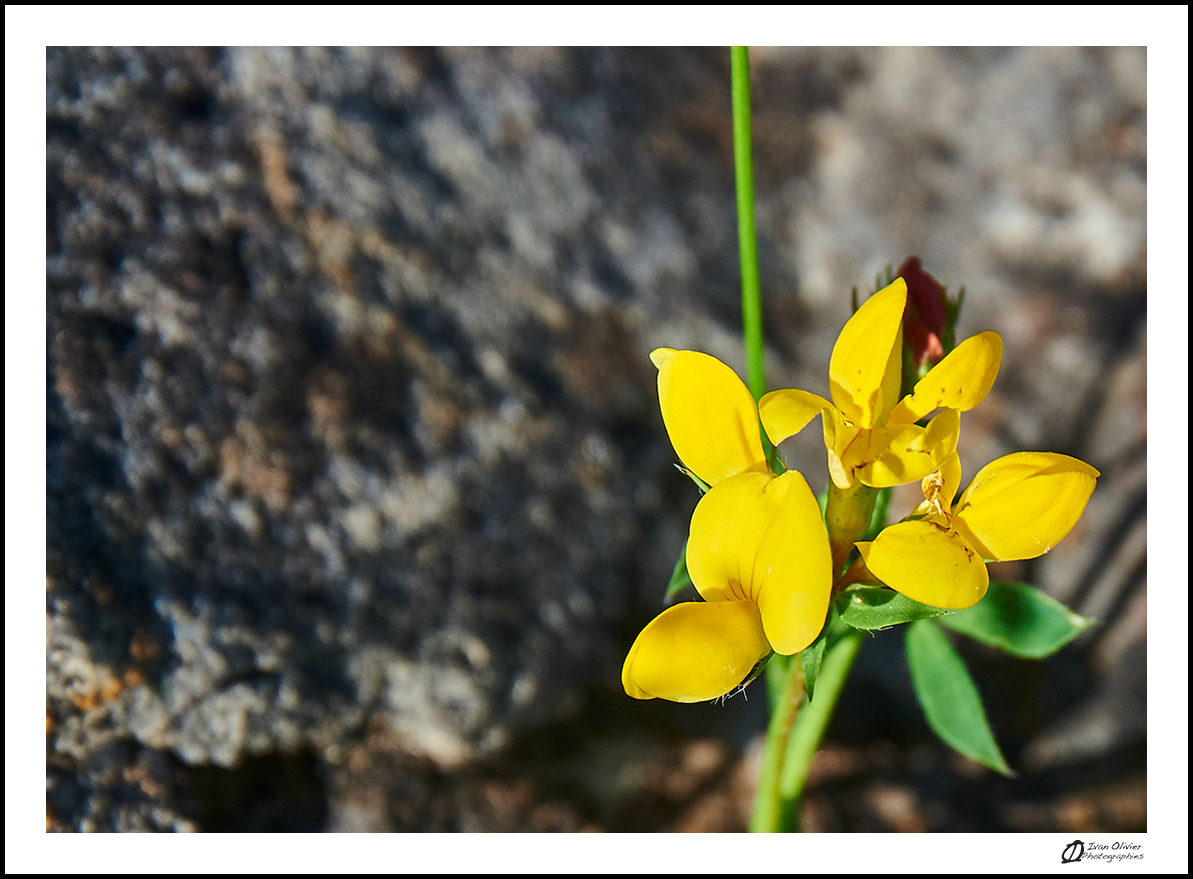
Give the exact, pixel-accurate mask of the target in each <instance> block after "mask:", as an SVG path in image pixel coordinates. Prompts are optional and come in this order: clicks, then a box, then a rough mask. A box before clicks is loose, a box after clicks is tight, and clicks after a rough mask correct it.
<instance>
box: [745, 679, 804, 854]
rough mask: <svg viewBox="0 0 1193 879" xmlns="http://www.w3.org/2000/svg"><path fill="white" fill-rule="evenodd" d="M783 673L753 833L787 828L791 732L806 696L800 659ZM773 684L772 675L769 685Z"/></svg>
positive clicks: (773, 709)
mask: <svg viewBox="0 0 1193 879" xmlns="http://www.w3.org/2000/svg"><path fill="white" fill-rule="evenodd" d="M781 675H782V677H783V678H784V680H783V681H782V690H780V691H779V692H778V693H777V694H776V695H777V696H778V698H777V699H776V700H774V702H773V704H772V705H771V719H770V726H769V727H767V730H766V747H765V750H764V751H763V755H762V772H761V773H760V774H759V777H758V791H757V793H755V795H754V813H753V815H751V816H750V832H751V833H774V832H776V831H779V830H782V829H783V825H782V817H783V810H784V798H783V792H782V780H783V776H784V765H783V764H784V761H785V759H786V757H787V754H788V753H789V751H790V745H789V741H790V738H791V731H792V729H793V727H794V726H795V720H796V715H797V713H798V712H799V707H800V703H801V702H802V701H803V698H804V673H803V670H802V669H801V668H800V664H799V662H788V663H787V664H786V668H783V669H782V672H781ZM777 676H778V675H776V677H777ZM771 683H772V680H771V679H770V678H768V679H767V684H768V685H769V684H771Z"/></svg>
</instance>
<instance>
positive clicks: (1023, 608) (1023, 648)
mask: <svg viewBox="0 0 1193 879" xmlns="http://www.w3.org/2000/svg"><path fill="white" fill-rule="evenodd" d="M941 622H942V623H944V624H945V625H946V626H948V627H949V628H950V629H952V630H953V631H954V632H960V633H961V634H962V635H966V636H967V637H970V638H973V639H974V640H975V641H981V642H982V643H983V644H988V645H990V646H991V647H997V648H998V649H999V650H1003V651H1005V652H1007V653H1009V654H1011V655H1012V656H1019V657H1022V658H1023V659H1043V658H1044V657H1045V656H1051V655H1052V654H1053V653H1055V652H1056V651H1058V650H1060V648H1062V647H1064V646H1065V645H1066V644H1068V643H1069V642H1070V641H1072V640H1073V639H1074V638H1076V637H1077V636H1078V635H1080V634H1081V633H1082V632H1084V631H1085V630H1086V629H1088V628H1089V627H1090V626H1092V625H1094V620H1091V619H1089V618H1088V617H1083V616H1081V615H1080V614H1077V613H1073V611H1071V610H1069V609H1068V608H1067V607H1065V606H1064V605H1063V604H1061V603H1060V602H1059V601H1057V600H1056V599H1055V598H1053V597H1052V596H1050V595H1047V594H1045V593H1044V592H1042V591H1040V590H1039V589H1036V588H1035V587H1034V586H1028V585H1027V584H1026V583H998V582H995V583H991V584H990V589H989V591H987V592H986V597H985V598H983V599H982V600H981V601H979V602H978V603H977V604H975V605H974V606H973V607H968V608H966V609H965V610H959V611H957V612H956V613H951V614H949V615H948V616H947V617H944V618H942V619H941Z"/></svg>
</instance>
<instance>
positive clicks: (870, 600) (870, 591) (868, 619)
mask: <svg viewBox="0 0 1193 879" xmlns="http://www.w3.org/2000/svg"><path fill="white" fill-rule="evenodd" d="M837 610H838V612H839V613H840V614H841V619H842V620H844V621H845V622H846V623H847V624H849V625H850V626H852V627H853V628H855V629H861V630H863V631H871V630H873V629H885V628H888V627H890V626H898V625H900V624H902V623H909V622H912V621H913V620H926V619H929V618H930V617H935V616H940V615H941V614H943V613H948V611H946V610H945V609H944V608H941V607H933V606H932V605H930V604H920V603H919V602H918V601H912V600H911V599H910V598H908V597H906V596H905V595H900V594H899V593H898V592H895V591H894V590H893V589H887V588H886V587H885V586H854V587H851V588H850V589H847V590H846V591H844V592H842V593H841V594H840V595H838V596H837Z"/></svg>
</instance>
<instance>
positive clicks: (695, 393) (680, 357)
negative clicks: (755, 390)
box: [650, 348, 766, 485]
mask: <svg viewBox="0 0 1193 879" xmlns="http://www.w3.org/2000/svg"><path fill="white" fill-rule="evenodd" d="M650 359H651V360H652V361H654V364H655V365H656V366H657V367H658V368H659V408H660V409H662V412H663V423H664V424H665V425H666V426H667V434H668V436H670V437H671V445H673V446H674V447H675V453H676V454H677V455H679V459H680V460H681V461H682V462H683V464H684V466H685V467H687V468H688V469H689V470H691V471H692V472H693V473H695V474H696V475H697V476H699V477H700V478H701V479H702V480H704V481H705V482H706V483H707V484H709V485H716V484H717V483H718V482H722V481H724V480H726V479H728V478H729V477H730V476H736V475H737V474H738V473H744V472H746V471H747V470H761V471H764V470H766V455H765V453H764V452H763V451H762V439H761V437H760V436H759V433H758V407H757V406H755V405H754V398H753V397H751V396H750V392H749V390H747V389H746V386H745V385H744V384H743V383H742V380H741V379H740V378H738V377H737V373H735V372H734V371H733V370H732V369H730V368H729V367H728V366H726V365H725V364H724V363H722V362H721V361H719V360H717V359H716V358H715V357H710V356H709V355H707V354H702V353H700V352H699V351H676V350H674V349H672V348H658V349H656V350H655V351H654V352H652V353H651V355H650Z"/></svg>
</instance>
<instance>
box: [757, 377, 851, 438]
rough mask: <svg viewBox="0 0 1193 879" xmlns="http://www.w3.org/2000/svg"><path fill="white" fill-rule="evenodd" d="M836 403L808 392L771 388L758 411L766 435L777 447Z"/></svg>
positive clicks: (760, 401) (760, 402) (759, 405)
mask: <svg viewBox="0 0 1193 879" xmlns="http://www.w3.org/2000/svg"><path fill="white" fill-rule="evenodd" d="M832 408H833V404H832V403H830V402H829V401H828V400H826V399H824V397H821V396H820V395H819V394H811V393H809V392H808V391H797V390H790V389H789V390H782V391H771V392H770V393H769V394H767V395H766V396H764V397H763V398H762V399H761V400H759V401H758V413H759V415H761V416H762V426H763V427H765V428H766V435H767V436H769V437H770V441H771V442H772V443H774V444H775V445H776V446H777V445H778V444H779V443H781V442H783V440H785V439H787V438H788V437H792V436H795V435H796V434H797V433H799V432H800V431H801V430H803V429H804V428H805V427H806V426H807V424H808V422H809V421H811V420H812V419H813V418H815V417H816V416H817V415H819V414H820V413H821V411H822V410H824V409H832Z"/></svg>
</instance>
